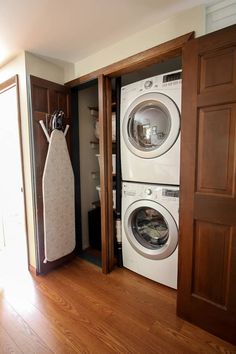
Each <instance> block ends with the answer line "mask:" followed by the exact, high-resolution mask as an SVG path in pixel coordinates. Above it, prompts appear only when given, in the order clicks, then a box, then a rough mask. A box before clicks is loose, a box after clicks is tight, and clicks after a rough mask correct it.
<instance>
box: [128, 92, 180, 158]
mask: <svg viewBox="0 0 236 354" xmlns="http://www.w3.org/2000/svg"><path fill="white" fill-rule="evenodd" d="M179 130H180V112H179V110H178V107H177V106H176V104H175V103H174V102H173V101H172V99H171V98H170V97H168V96H166V95H163V94H161V93H158V92H150V93H146V94H144V95H142V96H139V97H137V98H136V99H135V100H134V101H133V102H132V103H131V105H130V106H129V107H128V109H127V111H126V113H125V116H124V120H123V126H122V132H123V137H124V140H125V143H126V145H127V147H128V149H129V150H130V151H131V152H132V153H133V154H135V155H137V156H139V157H143V158H154V157H158V156H160V155H162V154H165V153H166V152H167V151H168V150H169V149H170V148H171V147H172V145H173V144H174V143H175V141H176V139H177V138H178V135H179Z"/></svg>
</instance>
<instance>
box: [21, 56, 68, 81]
mask: <svg viewBox="0 0 236 354" xmlns="http://www.w3.org/2000/svg"><path fill="white" fill-rule="evenodd" d="M25 59H26V74H27V76H28V75H33V76H37V77H40V78H42V79H45V80H49V81H52V82H56V83H58V84H63V83H64V69H63V68H61V67H60V66H57V65H55V64H53V63H50V62H49V61H46V60H45V59H42V58H40V57H37V56H36V55H34V54H32V53H29V52H25Z"/></svg>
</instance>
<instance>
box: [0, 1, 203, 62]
mask: <svg viewBox="0 0 236 354" xmlns="http://www.w3.org/2000/svg"><path fill="white" fill-rule="evenodd" d="M206 2H208V0H205V1H204V0H7V1H6V0H0V65H1V64H2V65H3V63H4V62H6V61H7V60H9V59H10V58H11V57H13V56H15V55H16V54H17V53H19V52H20V51H22V50H27V51H30V52H32V53H35V54H39V55H42V56H47V57H50V58H57V59H60V60H63V61H68V62H76V61H78V60H80V59H83V58H85V57H86V56H88V55H90V54H92V53H95V52H97V51H99V50H100V49H102V48H104V47H106V46H109V45H111V44H112V43H114V42H117V41H120V40H122V39H124V38H125V37H127V36H129V35H132V34H133V33H135V32H138V31H141V30H143V29H145V28H147V27H149V26H151V25H154V24H155V23H158V22H161V21H163V20H165V19H167V18H168V17H170V16H172V15H173V14H174V13H175V12H178V11H182V10H184V9H187V8H190V7H193V6H195V5H199V4H201V3H206Z"/></svg>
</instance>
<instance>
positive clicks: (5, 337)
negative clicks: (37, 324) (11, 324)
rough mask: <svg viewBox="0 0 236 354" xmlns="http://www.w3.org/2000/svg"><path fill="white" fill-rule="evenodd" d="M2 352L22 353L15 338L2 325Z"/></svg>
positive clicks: (0, 333)
mask: <svg viewBox="0 0 236 354" xmlns="http://www.w3.org/2000/svg"><path fill="white" fill-rule="evenodd" d="M0 353H1V354H9V353H12V354H20V353H22V351H21V350H20V349H19V348H18V347H17V345H16V343H15V342H14V340H13V339H12V338H11V337H10V336H9V334H8V333H7V332H6V331H5V329H4V328H3V327H2V326H0Z"/></svg>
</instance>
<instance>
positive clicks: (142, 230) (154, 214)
mask: <svg viewBox="0 0 236 354" xmlns="http://www.w3.org/2000/svg"><path fill="white" fill-rule="evenodd" d="M131 228H132V232H133V235H134V237H135V238H136V240H137V241H138V242H139V243H140V244H141V245H142V246H143V247H146V248H148V249H151V250H153V249H154V250H156V249H160V248H161V247H163V246H164V245H165V244H166V242H167V241H168V238H169V229H168V224H167V222H166V220H165V219H164V217H163V215H162V214H161V213H159V212H158V211H157V210H155V209H153V208H149V207H141V208H138V209H136V210H135V211H134V212H133V214H132V218H131Z"/></svg>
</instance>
